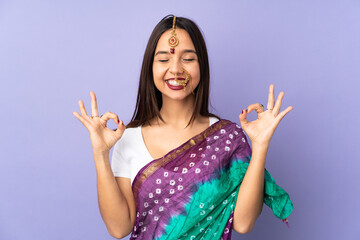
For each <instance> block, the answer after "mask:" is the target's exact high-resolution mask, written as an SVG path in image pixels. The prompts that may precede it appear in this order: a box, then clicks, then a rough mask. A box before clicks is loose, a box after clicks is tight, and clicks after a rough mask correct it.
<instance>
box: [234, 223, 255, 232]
mask: <svg viewBox="0 0 360 240" xmlns="http://www.w3.org/2000/svg"><path fill="white" fill-rule="evenodd" d="M253 227H254V225H253V224H247V225H236V226H235V225H234V226H233V229H234V230H235V231H236V232H237V233H240V234H246V233H249V232H251V231H252V229H253Z"/></svg>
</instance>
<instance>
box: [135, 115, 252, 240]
mask: <svg viewBox="0 0 360 240" xmlns="http://www.w3.org/2000/svg"><path fill="white" fill-rule="evenodd" d="M221 121H225V120H221ZM216 124H219V122H218V123H215V124H214V125H216ZM214 125H213V126H214ZM243 137H245V135H244V134H243V132H242V129H241V128H240V127H239V126H237V125H235V124H234V123H230V124H228V125H226V126H224V127H223V128H222V129H220V130H218V131H216V132H215V133H213V134H212V135H210V136H208V137H207V138H205V139H203V140H202V141H201V142H199V143H198V144H196V145H195V146H193V147H192V148H190V149H189V150H187V151H185V152H184V153H183V154H181V155H180V156H178V157H176V158H175V159H173V160H171V161H170V162H168V163H167V164H166V165H164V166H163V167H161V168H159V169H158V170H156V171H155V172H154V173H153V174H152V175H150V176H149V177H148V178H147V179H146V181H145V182H144V183H143V185H142V186H141V188H140V190H139V193H138V199H137V207H138V208H137V218H136V222H135V227H134V231H133V234H132V237H131V239H135V238H143V237H146V238H154V237H159V236H161V234H163V233H164V232H163V231H164V229H165V227H166V225H167V224H168V223H169V220H170V219H171V217H172V216H176V215H179V214H185V212H184V206H185V204H186V203H188V202H189V201H190V198H191V196H192V194H193V193H194V192H196V190H197V185H198V184H201V183H204V182H206V181H209V180H211V179H213V178H216V177H219V174H221V170H222V169H223V168H224V167H229V163H230V160H231V159H230V158H231V156H232V154H233V153H234V151H235V150H238V149H239V148H243V149H244V153H238V154H240V155H241V156H247V157H248V156H249V155H247V154H249V151H250V150H249V146H248V144H245V142H243V141H242V140H240V139H239V138H241V139H243ZM240 145H241V146H240ZM179 148H180V147H179ZM174 150H176V149H174ZM174 150H173V151H174ZM237 152H241V151H237ZM154 161H157V160H154ZM154 161H153V162H154ZM150 164H152V163H149V164H148V165H150ZM146 167H147V166H145V167H144V168H143V169H142V170H140V172H139V173H138V175H137V177H136V178H135V180H134V183H135V182H136V181H137V178H138V177H139V176H140V174H141V172H142V171H143V170H144V169H146Z"/></svg>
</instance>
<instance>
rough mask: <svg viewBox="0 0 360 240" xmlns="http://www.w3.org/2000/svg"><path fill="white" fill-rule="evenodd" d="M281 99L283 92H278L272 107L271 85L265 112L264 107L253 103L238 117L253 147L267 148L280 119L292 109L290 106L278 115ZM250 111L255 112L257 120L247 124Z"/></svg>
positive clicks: (273, 99)
mask: <svg viewBox="0 0 360 240" xmlns="http://www.w3.org/2000/svg"><path fill="white" fill-rule="evenodd" d="M283 97H284V92H280V94H279V96H278V98H277V100H276V103H275V106H274V102H275V97H274V85H273V84H271V85H270V87H269V97H268V103H267V110H266V111H264V107H263V106H262V105H261V104H260V103H254V104H251V105H249V106H248V108H247V110H243V111H242V113H241V114H240V115H239V119H240V124H241V127H242V129H244V131H245V132H246V134H247V135H248V136H249V138H250V140H251V143H252V144H253V145H254V144H257V145H263V146H268V145H269V143H270V140H271V138H272V136H273V134H274V132H275V129H276V127H277V126H278V125H279V123H280V121H281V119H283V117H284V116H285V115H286V114H287V113H288V112H290V111H291V110H292V109H293V107H292V106H289V107H287V108H286V109H285V110H283V111H282V112H280V113H279V111H280V107H281V101H282V99H283ZM252 110H255V111H256V112H257V117H258V118H257V119H256V120H254V121H251V122H248V121H247V119H246V116H247V114H248V113H250V112H251V111H252Z"/></svg>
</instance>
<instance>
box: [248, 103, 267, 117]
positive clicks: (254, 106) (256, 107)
mask: <svg viewBox="0 0 360 240" xmlns="http://www.w3.org/2000/svg"><path fill="white" fill-rule="evenodd" d="M252 110H255V111H256V113H257V116H258V118H259V117H260V115H259V114H260V113H262V112H264V108H263V106H262V105H261V104H260V103H254V104H251V105H249V106H248V108H247V113H250V112H251V111H252Z"/></svg>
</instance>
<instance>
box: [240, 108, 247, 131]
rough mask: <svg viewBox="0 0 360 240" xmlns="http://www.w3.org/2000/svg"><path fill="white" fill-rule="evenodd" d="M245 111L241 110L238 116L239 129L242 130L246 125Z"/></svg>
mask: <svg viewBox="0 0 360 240" xmlns="http://www.w3.org/2000/svg"><path fill="white" fill-rule="evenodd" d="M246 114H247V112H246V110H244V109H243V110H242V112H241V114H240V115H239V119H240V124H241V127H242V128H244V126H245V125H246V124H247V123H248V121H247V119H246Z"/></svg>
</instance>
